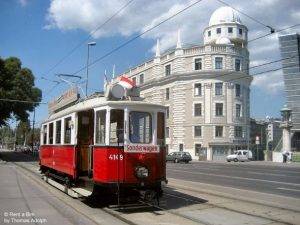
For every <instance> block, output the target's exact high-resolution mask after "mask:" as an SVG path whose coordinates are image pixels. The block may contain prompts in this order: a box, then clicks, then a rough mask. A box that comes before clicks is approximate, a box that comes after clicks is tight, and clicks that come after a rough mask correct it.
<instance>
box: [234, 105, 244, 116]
mask: <svg viewBox="0 0 300 225" xmlns="http://www.w3.org/2000/svg"><path fill="white" fill-rule="evenodd" d="M241 108H242V106H241V104H236V105H235V116H236V117H237V118H240V117H241Z"/></svg>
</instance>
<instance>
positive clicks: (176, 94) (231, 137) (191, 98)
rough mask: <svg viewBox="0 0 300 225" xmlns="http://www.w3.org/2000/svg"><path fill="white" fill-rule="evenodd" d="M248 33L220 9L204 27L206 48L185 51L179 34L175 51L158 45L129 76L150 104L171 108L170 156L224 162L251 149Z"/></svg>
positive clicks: (230, 12) (228, 12) (233, 15)
mask: <svg viewBox="0 0 300 225" xmlns="http://www.w3.org/2000/svg"><path fill="white" fill-rule="evenodd" d="M191 19H192V18H191ZM247 33H248V29H247V27H246V26H245V25H243V24H242V22H241V20H240V17H239V15H238V13H237V12H236V11H234V10H233V9H232V8H230V7H221V8H219V9H217V10H216V11H215V12H214V13H213V14H212V16H211V18H210V21H209V26H208V27H207V28H205V29H204V32H203V38H204V45H202V46H194V47H189V48H185V47H184V45H183V44H182V43H181V39H180V32H178V40H177V45H176V48H174V49H173V50H169V51H167V52H165V53H163V54H161V52H160V46H159V41H157V48H156V55H155V57H154V58H153V59H151V60H150V61H147V62H145V63H142V64H140V65H138V66H137V67H134V68H131V69H130V70H129V71H127V72H126V73H125V75H127V76H129V77H132V78H133V79H134V80H135V81H136V83H137V85H138V86H139V87H140V89H141V95H142V96H143V97H145V98H146V100H147V101H150V102H154V103H160V104H163V105H165V106H168V113H167V128H166V135H167V139H166V144H167V147H168V150H169V152H171V151H179V150H180V151H182V150H184V151H188V152H190V153H191V155H192V157H193V158H194V159H199V158H200V159H201V160H224V158H225V156H226V155H227V154H229V153H230V152H231V151H233V150H235V149H241V148H247V145H248V141H249V129H250V128H249V124H250V119H249V116H250V109H249V105H250V101H249V95H250V89H249V86H250V83H251V81H252V77H251V76H250V75H249V73H248V72H249V52H248V49H247ZM199 34H200V31H199Z"/></svg>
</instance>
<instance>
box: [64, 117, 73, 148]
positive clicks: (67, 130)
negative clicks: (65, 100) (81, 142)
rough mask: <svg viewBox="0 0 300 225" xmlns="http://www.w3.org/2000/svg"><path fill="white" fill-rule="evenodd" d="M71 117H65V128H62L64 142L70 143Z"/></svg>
mask: <svg viewBox="0 0 300 225" xmlns="http://www.w3.org/2000/svg"><path fill="white" fill-rule="evenodd" d="M71 119H72V118H71V117H68V118H65V129H64V135H65V144H70V143H71V127H72V125H71V123H72V120H71Z"/></svg>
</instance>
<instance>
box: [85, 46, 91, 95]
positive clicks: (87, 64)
mask: <svg viewBox="0 0 300 225" xmlns="http://www.w3.org/2000/svg"><path fill="white" fill-rule="evenodd" d="M87 47H88V50H87V60H86V85H85V96H86V97H87V91H88V83H89V57H90V45H89V44H88V45H87Z"/></svg>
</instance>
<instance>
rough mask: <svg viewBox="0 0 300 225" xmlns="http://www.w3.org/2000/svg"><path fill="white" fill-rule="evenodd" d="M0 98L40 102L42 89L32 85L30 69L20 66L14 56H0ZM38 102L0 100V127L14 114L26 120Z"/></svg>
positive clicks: (18, 118)
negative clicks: (4, 57) (5, 57)
mask: <svg viewBox="0 0 300 225" xmlns="http://www.w3.org/2000/svg"><path fill="white" fill-rule="evenodd" d="M0 98H1V99H15V100H22V101H30V102H40V101H41V99H42V91H41V90H40V89H39V88H37V87H35V86H34V76H33V74H32V72H31V70H30V69H28V68H22V63H21V61H20V60H19V59H18V58H16V57H10V58H7V59H1V58H0ZM38 105H39V104H38V103H21V102H9V101H0V112H1V113H0V127H1V126H3V125H7V122H6V121H7V119H9V118H10V117H11V116H12V114H14V115H15V116H16V118H17V120H20V121H23V122H25V121H27V120H28V117H29V112H32V111H33V110H34V108H35V107H36V106H38Z"/></svg>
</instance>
